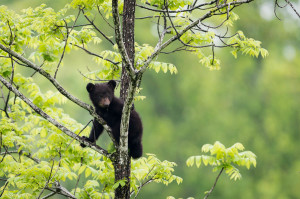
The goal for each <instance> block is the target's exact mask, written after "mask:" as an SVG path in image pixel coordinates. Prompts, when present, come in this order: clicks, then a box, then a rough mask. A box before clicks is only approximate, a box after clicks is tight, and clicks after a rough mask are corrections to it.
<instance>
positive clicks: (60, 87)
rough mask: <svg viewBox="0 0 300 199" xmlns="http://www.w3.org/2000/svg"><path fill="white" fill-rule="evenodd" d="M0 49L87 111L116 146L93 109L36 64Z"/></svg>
mask: <svg viewBox="0 0 300 199" xmlns="http://www.w3.org/2000/svg"><path fill="white" fill-rule="evenodd" d="M0 49H2V50H3V51H5V52H7V53H8V54H10V55H12V56H14V57H15V58H17V59H18V60H20V61H21V62H23V63H25V64H26V65H27V66H26V67H29V68H32V69H34V70H35V71H37V72H38V73H40V74H41V75H43V76H44V77H45V78H47V79H48V80H49V81H50V82H51V83H52V84H53V85H54V86H55V88H56V89H57V90H58V91H59V92H60V93H61V94H62V95H64V96H65V97H67V98H68V99H69V100H71V101H72V102H74V103H75V104H77V105H79V106H80V107H82V108H84V109H86V110H87V111H89V113H90V114H91V115H92V116H93V117H94V118H95V119H96V120H97V121H98V122H99V123H100V124H101V125H102V126H103V127H104V129H105V130H106V131H107V132H108V135H109V136H110V138H111V140H112V141H113V143H114V145H115V146H118V144H117V142H116V141H115V139H114V137H113V135H112V133H111V128H110V127H109V126H108V125H107V124H106V121H105V120H104V119H103V118H101V117H100V116H99V115H98V114H97V113H96V111H95V109H94V108H93V107H92V106H91V105H89V104H86V103H84V102H82V101H81V100H80V99H78V98H76V97H74V96H73V95H71V94H70V93H69V92H67V91H66V90H65V89H64V88H63V87H62V86H61V85H60V84H59V83H58V82H57V81H56V79H54V78H53V77H52V76H51V75H50V74H49V73H47V72H46V71H44V70H43V69H42V68H40V67H39V66H37V65H36V64H34V63H32V62H31V61H29V60H28V59H26V58H24V57H23V56H22V55H20V54H18V53H16V52H14V51H13V50H11V49H9V48H7V47H5V46H4V45H2V44H0ZM87 146H90V144H88V145H87Z"/></svg>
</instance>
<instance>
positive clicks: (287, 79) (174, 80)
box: [1, 0, 300, 199]
mask: <svg viewBox="0 0 300 199" xmlns="http://www.w3.org/2000/svg"><path fill="white" fill-rule="evenodd" d="M1 2H2V5H3V4H4V5H6V6H8V7H9V8H11V9H13V10H16V11H17V12H19V11H20V10H21V9H23V8H27V7H29V6H31V7H35V6H38V5H40V4H41V3H46V4H47V5H48V6H50V7H53V8H54V9H55V10H56V11H57V10H58V9H60V8H62V7H63V6H64V4H66V3H68V2H70V1H59V0H52V1H50V0H47V1H46V0H45V1H40V0H27V1H26V0H2V1H1ZM297 5H298V6H297ZM299 5H300V3H299V1H298V4H296V8H298V11H300V6H299ZM273 8H274V1H267V0H257V1H255V2H254V3H251V4H247V5H244V6H241V7H239V8H237V9H236V10H235V12H236V13H237V14H238V15H239V16H240V20H239V21H238V22H237V23H236V24H235V27H234V28H233V30H242V31H244V33H245V35H246V36H248V37H252V38H255V39H257V40H260V41H262V46H263V47H264V48H266V49H267V50H268V51H269V56H268V57H267V58H266V59H261V58H258V59H256V58H252V57H249V56H243V55H239V57H238V59H234V57H233V56H232V55H231V54H230V49H227V50H226V49H222V50H217V51H216V55H217V56H218V57H220V58H221V61H222V64H221V66H222V69H221V70H220V71H209V70H208V69H207V68H205V67H203V66H201V64H200V63H198V60H197V59H196V58H195V57H194V56H193V55H190V54H189V53H174V54H172V55H168V56H160V60H163V61H165V62H171V63H173V64H175V65H176V66H177V68H178V70H179V73H178V74H177V75H170V74H163V73H158V74H157V73H155V72H154V71H148V72H146V73H145V76H144V78H143V82H142V86H141V87H142V88H143V90H142V93H141V95H145V96H146V97H147V98H146V99H145V100H144V101H138V102H136V103H135V106H136V109H137V110H138V112H139V113H140V115H141V117H142V119H143V124H144V137H143V144H144V151H145V152H146V153H154V154H156V155H157V156H158V157H159V158H160V159H161V160H165V159H166V160H169V161H174V162H176V163H177V164H178V166H177V167H176V170H175V174H176V175H178V176H180V177H182V178H183V183H182V184H181V185H177V184H176V183H173V184H171V185H169V186H167V187H166V186H164V185H161V184H150V185H147V186H146V187H145V188H144V189H142V190H141V193H140V195H139V198H143V199H148V198H149V199H150V198H166V197H167V196H169V195H172V196H174V197H176V198H179V197H182V198H187V197H190V196H191V197H195V198H202V197H203V196H204V191H207V190H209V189H210V188H211V186H212V185H213V182H214V180H215V177H216V176H217V173H213V172H212V171H211V168H205V167H201V168H200V169H197V168H188V167H187V166H186V164H185V161H186V159H187V158H188V157H189V156H192V155H198V154H200V153H201V147H202V145H203V144H206V143H211V144H212V143H214V142H215V141H217V140H218V141H220V142H222V143H223V144H225V146H227V147H229V146H231V145H232V144H234V143H236V142H241V143H242V144H243V145H244V146H245V148H246V150H251V151H253V152H254V153H255V154H256V155H257V168H255V169H253V168H251V169H250V170H246V169H242V170H241V173H242V176H243V178H242V180H240V181H230V180H229V178H228V177H227V176H225V175H223V176H221V178H220V180H219V182H218V185H217V187H216V189H215V190H214V192H213V194H212V195H211V196H210V198H224V199H232V198H244V199H253V198H264V199H275V198H280V199H293V198H295V199H297V198H300V190H299V188H300V56H298V54H299V51H300V48H299V47H300V34H299V31H300V19H299V18H297V16H296V15H295V14H293V13H292V11H291V9H289V8H284V9H282V10H279V11H278V13H277V14H278V16H279V17H280V18H281V20H279V19H277V18H276V17H275V15H274V13H273ZM137 14H138V15H139V14H140V10H137ZM152 25H153V23H152V22H151V21H149V23H145V21H136V41H138V42H139V43H150V44H154V42H156V41H157V38H155V37H153V35H152V33H151V26H152ZM149 27H150V28H149ZM104 43H105V42H104ZM105 45H106V44H103V46H101V44H100V46H98V47H97V48H95V49H94V50H95V51H96V52H97V51H98V52H100V51H101V49H105V48H106V47H107V46H105ZM86 67H89V68H97V66H96V65H95V63H94V62H93V61H91V57H90V56H88V55H86V54H84V53H82V52H80V51H75V52H73V53H71V54H68V55H67V56H66V59H65V62H64V65H63V68H62V70H61V71H60V74H59V75H58V80H59V81H60V82H61V83H62V84H63V86H65V87H66V89H67V90H68V91H70V92H71V93H73V94H74V95H76V96H77V97H79V98H81V99H83V100H85V101H86V102H89V99H88V97H87V93H86V91H85V85H86V82H85V81H84V80H83V78H82V76H81V75H80V74H79V72H78V70H80V71H82V72H87V69H86ZM36 81H38V82H40V83H41V84H42V85H43V86H42V88H43V89H45V90H48V89H53V87H52V86H50V85H49V83H48V82H47V81H45V79H43V78H42V77H38V76H36ZM64 108H65V110H66V113H68V114H70V115H71V116H73V117H74V118H75V119H76V120H77V121H79V122H81V123H83V124H85V123H86V122H87V121H89V120H90V119H91V116H90V115H89V114H88V113H87V112H86V111H84V110H82V109H80V108H77V107H76V106H75V105H74V104H72V103H71V102H68V103H67V104H66V105H65V106H64ZM107 143H108V141H107V139H101V141H100V145H101V144H104V145H107Z"/></svg>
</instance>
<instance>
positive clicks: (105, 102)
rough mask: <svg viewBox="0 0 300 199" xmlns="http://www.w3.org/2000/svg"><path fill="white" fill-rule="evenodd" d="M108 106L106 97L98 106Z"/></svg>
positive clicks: (108, 102)
mask: <svg viewBox="0 0 300 199" xmlns="http://www.w3.org/2000/svg"><path fill="white" fill-rule="evenodd" d="M109 104H110V101H109V99H108V98H107V97H106V98H103V99H101V101H100V106H101V107H103V108H107V107H108V106H109Z"/></svg>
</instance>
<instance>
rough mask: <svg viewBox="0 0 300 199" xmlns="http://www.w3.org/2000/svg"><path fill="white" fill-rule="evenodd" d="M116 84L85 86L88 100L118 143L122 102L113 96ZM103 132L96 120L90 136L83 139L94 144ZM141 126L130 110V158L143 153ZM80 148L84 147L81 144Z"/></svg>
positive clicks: (132, 110)
mask: <svg viewBox="0 0 300 199" xmlns="http://www.w3.org/2000/svg"><path fill="white" fill-rule="evenodd" d="M115 87H116V82H115V81H113V80H110V81H109V82H108V83H98V84H92V83H88V85H87V86H86V89H87V91H88V92H89V96H90V99H91V101H92V103H93V105H94V106H95V108H96V112H97V114H98V115H100V116H101V117H102V118H103V119H104V120H105V121H106V122H107V125H108V126H109V127H110V128H111V130H112V134H113V136H114V138H115V140H116V141H117V142H118V143H119V139H120V123H121V116H122V110H123V105H124V103H123V101H122V100H121V99H119V98H117V97H115V96H114V90H115ZM102 131H103V126H102V125H101V124H100V123H98V122H97V121H96V120H94V122H93V127H92V130H91V133H90V136H89V137H88V138H87V137H85V136H84V138H85V139H86V140H88V141H90V142H95V141H96V140H97V139H98V138H99V136H100V135H101V133H102ZM142 135H143V125H142V121H141V118H140V116H139V114H138V113H137V112H136V111H135V110H134V108H132V109H131V112H130V119H129V130H128V148H129V155H130V156H131V157H132V158H135V159H136V158H139V157H141V156H142V153H143V145H142ZM81 146H82V147H86V146H85V145H84V144H81Z"/></svg>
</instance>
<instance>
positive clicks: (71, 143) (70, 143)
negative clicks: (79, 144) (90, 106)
mask: <svg viewBox="0 0 300 199" xmlns="http://www.w3.org/2000/svg"><path fill="white" fill-rule="evenodd" d="M92 121H93V120H90V121H89V122H88V123H87V124H86V125H85V126H84V127H83V129H81V130H80V131H79V133H78V134H77V135H78V136H79V135H80V133H81V132H82V131H83V130H84V129H86V127H87V126H88V125H89V124H90V123H91V122H92ZM73 141H74V138H73V139H72V140H71V142H70V143H69V144H68V145H67V147H66V149H65V150H67V148H68V147H69V146H70V145H71V144H72V142H73Z"/></svg>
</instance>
